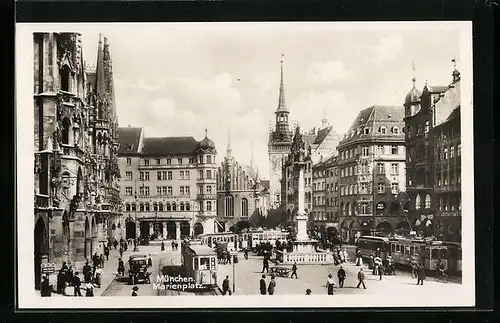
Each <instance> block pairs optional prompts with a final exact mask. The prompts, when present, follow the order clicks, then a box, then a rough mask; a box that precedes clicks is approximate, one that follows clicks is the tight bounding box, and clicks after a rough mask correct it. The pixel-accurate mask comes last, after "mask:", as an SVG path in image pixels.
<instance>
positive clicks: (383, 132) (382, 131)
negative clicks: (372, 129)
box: [380, 126, 387, 135]
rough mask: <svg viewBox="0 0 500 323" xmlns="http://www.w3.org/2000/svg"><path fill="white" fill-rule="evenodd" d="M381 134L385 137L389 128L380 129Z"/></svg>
mask: <svg viewBox="0 0 500 323" xmlns="http://www.w3.org/2000/svg"><path fill="white" fill-rule="evenodd" d="M380 133H381V134H383V135H385V134H386V133H387V128H386V127H383V126H382V127H380Z"/></svg>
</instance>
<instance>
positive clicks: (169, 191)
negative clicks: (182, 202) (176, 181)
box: [167, 186, 173, 195]
mask: <svg viewBox="0 0 500 323" xmlns="http://www.w3.org/2000/svg"><path fill="white" fill-rule="evenodd" d="M172 194H173V189H172V186H167V195H172Z"/></svg>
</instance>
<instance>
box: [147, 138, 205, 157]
mask: <svg viewBox="0 0 500 323" xmlns="http://www.w3.org/2000/svg"><path fill="white" fill-rule="evenodd" d="M198 145H199V143H198V141H196V139H194V138H193V137H161V138H144V146H143V148H142V155H145V156H158V157H159V156H188V155H189V156H191V155H194V154H195V152H196V150H197V149H198Z"/></svg>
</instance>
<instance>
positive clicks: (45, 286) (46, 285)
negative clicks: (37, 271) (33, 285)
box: [40, 275, 52, 297]
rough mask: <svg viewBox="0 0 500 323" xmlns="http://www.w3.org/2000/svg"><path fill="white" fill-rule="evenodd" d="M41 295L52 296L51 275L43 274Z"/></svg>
mask: <svg viewBox="0 0 500 323" xmlns="http://www.w3.org/2000/svg"><path fill="white" fill-rule="evenodd" d="M40 295H41V296H42V297H51V296H52V286H50V282H49V277H47V275H43V277H42V283H41V285H40Z"/></svg>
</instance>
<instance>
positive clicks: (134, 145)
mask: <svg viewBox="0 0 500 323" xmlns="http://www.w3.org/2000/svg"><path fill="white" fill-rule="evenodd" d="M141 132H142V128H139V127H120V128H118V135H119V143H120V146H119V148H118V156H120V155H127V154H138V153H139V141H140V140H141Z"/></svg>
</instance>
